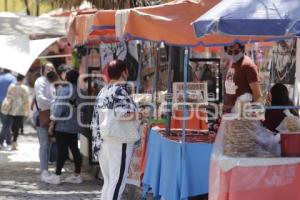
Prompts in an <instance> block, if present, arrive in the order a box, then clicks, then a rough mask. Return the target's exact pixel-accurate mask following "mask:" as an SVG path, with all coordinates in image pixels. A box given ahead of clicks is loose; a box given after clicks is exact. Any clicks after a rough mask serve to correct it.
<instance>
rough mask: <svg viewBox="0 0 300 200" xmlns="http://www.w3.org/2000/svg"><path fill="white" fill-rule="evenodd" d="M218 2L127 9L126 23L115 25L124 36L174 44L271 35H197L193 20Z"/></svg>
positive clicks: (204, 43)
mask: <svg viewBox="0 0 300 200" xmlns="http://www.w3.org/2000/svg"><path fill="white" fill-rule="evenodd" d="M219 2H220V1H219V0H201V1H199V2H195V1H191V0H179V1H173V2H170V3H166V4H162V5H158V6H152V7H144V8H135V9H131V10H130V11H129V12H127V13H128V16H127V18H125V20H126V23H121V25H122V24H125V27H118V25H119V24H118V23H116V29H121V30H124V32H123V37H124V38H125V39H142V40H150V41H164V42H166V43H167V44H170V45H174V46H199V45H202V46H223V45H228V44H231V43H234V42H235V41H239V42H242V43H248V42H258V41H265V40H268V39H269V38H268V37H256V36H237V35H234V36H228V35H227V36H225V35H205V36H204V37H201V38H197V37H196V36H195V33H194V30H193V26H192V25H191V23H192V22H193V21H194V20H196V19H197V18H198V17H199V16H201V15H202V14H205V13H206V12H207V11H208V10H210V9H211V8H212V7H213V6H215V5H217V4H218V3H219ZM121 14H123V15H124V13H121ZM123 18H124V16H123ZM116 19H118V12H117V13H116Z"/></svg>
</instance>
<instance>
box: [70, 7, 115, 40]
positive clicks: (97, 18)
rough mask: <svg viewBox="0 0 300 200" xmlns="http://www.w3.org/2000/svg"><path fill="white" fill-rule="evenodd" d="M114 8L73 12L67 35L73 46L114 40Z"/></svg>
mask: <svg viewBox="0 0 300 200" xmlns="http://www.w3.org/2000/svg"><path fill="white" fill-rule="evenodd" d="M115 13H116V11H115V10H99V11H97V12H94V11H88V12H81V13H75V14H73V15H72V16H71V17H70V20H69V23H68V26H67V35H68V38H69V40H70V42H71V44H72V45H73V46H80V45H88V44H97V43H99V42H114V41H116V37H115V36H116V34H115Z"/></svg>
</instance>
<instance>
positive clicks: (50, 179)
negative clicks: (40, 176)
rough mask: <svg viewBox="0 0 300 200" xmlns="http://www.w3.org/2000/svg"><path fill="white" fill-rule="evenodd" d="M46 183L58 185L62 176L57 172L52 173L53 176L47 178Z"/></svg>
mask: <svg viewBox="0 0 300 200" xmlns="http://www.w3.org/2000/svg"><path fill="white" fill-rule="evenodd" d="M45 183H49V184H55V185H58V184H60V176H59V175H56V174H52V175H51V176H49V177H47V178H46V179H45Z"/></svg>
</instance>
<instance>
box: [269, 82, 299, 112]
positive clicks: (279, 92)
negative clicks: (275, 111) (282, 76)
mask: <svg viewBox="0 0 300 200" xmlns="http://www.w3.org/2000/svg"><path fill="white" fill-rule="evenodd" d="M271 96H272V101H271V105H272V106H294V104H293V102H292V101H291V100H290V98H289V91H288V89H287V87H286V86H285V85H284V84H282V83H276V84H275V85H274V86H273V87H272V88H271ZM290 111H291V113H292V114H294V115H297V116H298V113H297V111H296V110H295V109H290Z"/></svg>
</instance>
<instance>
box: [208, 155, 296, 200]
mask: <svg viewBox="0 0 300 200" xmlns="http://www.w3.org/2000/svg"><path fill="white" fill-rule="evenodd" d="M231 163H239V166H235V167H232V166H231ZM299 186H300V159H299V158H241V159H237V158H229V157H223V158H218V159H217V160H215V159H214V158H212V162H211V177H210V189H209V190H210V192H209V199H210V200H241V199H242V200H254V199H255V200H287V199H289V200H298V199H300V192H299Z"/></svg>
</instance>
